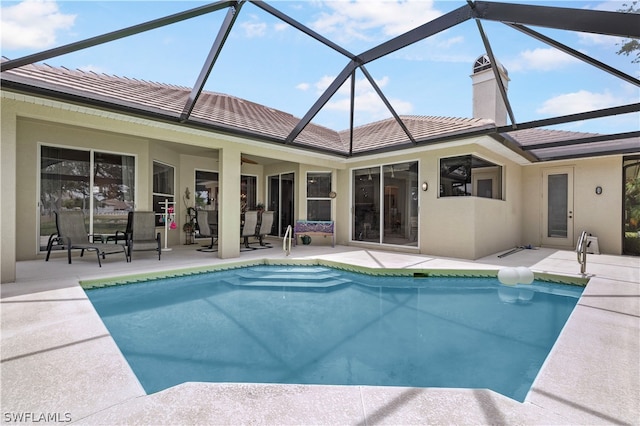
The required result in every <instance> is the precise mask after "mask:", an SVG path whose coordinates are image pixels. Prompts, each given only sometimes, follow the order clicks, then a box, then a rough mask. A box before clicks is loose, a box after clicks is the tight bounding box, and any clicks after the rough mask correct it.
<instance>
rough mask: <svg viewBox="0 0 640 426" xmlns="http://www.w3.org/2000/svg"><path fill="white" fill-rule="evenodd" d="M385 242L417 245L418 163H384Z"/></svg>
mask: <svg viewBox="0 0 640 426" xmlns="http://www.w3.org/2000/svg"><path fill="white" fill-rule="evenodd" d="M383 170H384V216H383V219H384V233H383V238H382V242H383V243H385V244H397V245H411V246H413V245H417V232H418V230H417V217H418V197H417V193H418V163H417V162H411V163H398V164H391V165H389V166H384V167H383Z"/></svg>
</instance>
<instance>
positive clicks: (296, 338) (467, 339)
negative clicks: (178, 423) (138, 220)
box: [87, 266, 582, 401]
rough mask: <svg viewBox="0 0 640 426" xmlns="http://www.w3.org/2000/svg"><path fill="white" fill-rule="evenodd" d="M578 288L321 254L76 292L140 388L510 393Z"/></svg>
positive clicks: (522, 391)
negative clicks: (322, 259) (345, 264)
mask: <svg viewBox="0 0 640 426" xmlns="http://www.w3.org/2000/svg"><path fill="white" fill-rule="evenodd" d="M581 293H582V288H581V287H577V286H568V285H560V284H550V283H545V282H539V281H534V283H533V284H531V285H518V286H514V287H507V286H503V285H501V284H500V283H499V282H498V280H497V279H495V278H438V277H427V278H419V277H418V278H414V277H373V276H369V275H362V274H357V273H351V272H344V271H338V270H334V269H330V268H326V267H320V266H313V267H310V266H306V267H302V266H256V267H248V268H241V269H235V270H229V271H221V272H212V273H206V274H200V275H193V276H189V277H180V278H170V279H160V280H155V281H148V282H143V283H137V284H133V285H121V286H114V287H105V288H99V289H92V290H87V294H88V296H89V299H90V300H91V302H92V303H93V305H94V306H95V308H96V310H97V311H98V313H99V314H100V316H101V317H102V319H103V321H104V323H105V325H106V326H107V328H108V329H109V332H110V333H111V335H112V336H113V338H114V339H115V341H116V343H117V344H118V346H119V347H120V349H121V351H122V353H123V354H124V356H125V357H126V359H127V361H128V362H129V364H130V365H131V367H132V369H133V371H134V372H135V374H136V375H137V377H138V379H139V380H140V382H141V384H142V385H143V387H144V388H145V390H146V391H147V393H153V392H157V391H160V390H162V389H166V388H168V387H171V386H174V385H177V384H180V383H183V382H188V381H200V382H257V383H292V384H293V383H297V384H333V385H382V386H410V387H456V388H489V389H493V390H495V391H496V392H499V393H501V394H503V395H506V396H508V397H511V398H513V399H515V400H518V401H523V400H524V398H525V396H526V394H527V392H528V390H529V388H530V387H531V384H532V383H533V380H534V379H535V377H536V375H537V373H538V371H539V369H540V367H541V366H542V363H543V362H544V360H545V358H546V356H547V355H548V353H549V351H550V349H551V347H552V346H553V344H554V342H555V341H556V338H557V337H558V334H559V333H560V331H561V329H562V327H563V326H564V324H565V322H566V320H567V318H568V317H569V315H570V313H571V312H572V310H573V308H574V306H575V305H576V303H577V301H578V298H579V297H580V294H581Z"/></svg>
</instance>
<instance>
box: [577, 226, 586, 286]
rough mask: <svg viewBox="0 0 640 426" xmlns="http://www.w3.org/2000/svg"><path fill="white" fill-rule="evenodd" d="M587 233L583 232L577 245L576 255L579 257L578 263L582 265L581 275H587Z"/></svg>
mask: <svg viewBox="0 0 640 426" xmlns="http://www.w3.org/2000/svg"><path fill="white" fill-rule="evenodd" d="M588 235H589V234H587V231H582V234H580V238H578V244H576V254H577V256H578V263H579V264H580V273H581V274H582V275H584V274H585V271H586V270H587V236H588Z"/></svg>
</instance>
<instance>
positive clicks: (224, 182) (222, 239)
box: [218, 144, 241, 259]
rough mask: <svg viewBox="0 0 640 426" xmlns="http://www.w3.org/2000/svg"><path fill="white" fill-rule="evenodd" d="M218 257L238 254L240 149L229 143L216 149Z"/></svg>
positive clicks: (226, 257) (225, 257)
mask: <svg viewBox="0 0 640 426" xmlns="http://www.w3.org/2000/svg"><path fill="white" fill-rule="evenodd" d="M218 164H219V166H220V167H219V179H220V192H219V194H218V197H219V203H218V208H219V211H218V257H219V258H220V259H228V258H232V257H238V256H240V167H241V162H240V149H238V147H236V146H235V145H234V144H229V145H228V146H225V147H224V148H221V149H220V150H219V151H218Z"/></svg>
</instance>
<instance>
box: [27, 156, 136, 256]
mask: <svg viewBox="0 0 640 426" xmlns="http://www.w3.org/2000/svg"><path fill="white" fill-rule="evenodd" d="M134 197H135V157H133V156H130V155H122V154H113V153H105V152H97V151H88V150H78V149H69V148H60V147H52V146H44V145H43V146H42V147H41V149H40V203H39V208H40V241H39V245H40V249H41V250H44V249H46V245H47V241H48V239H49V236H50V235H51V234H53V233H54V232H55V231H56V226H55V216H54V212H56V211H60V210H81V211H83V212H84V213H85V219H86V227H87V231H88V232H89V233H91V234H102V235H108V234H114V233H115V232H116V231H118V230H124V229H125V228H126V224H127V214H128V212H129V211H132V210H133V209H134V202H135V200H134Z"/></svg>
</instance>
